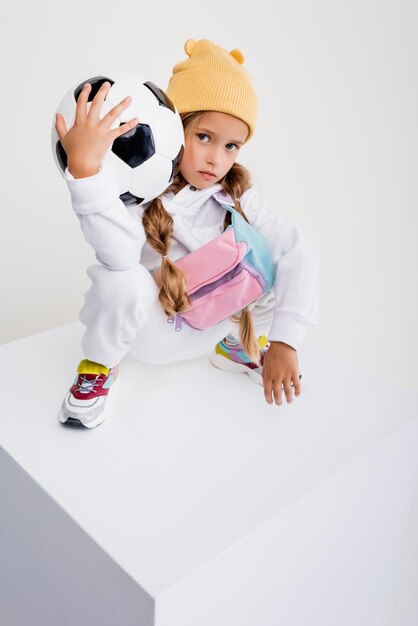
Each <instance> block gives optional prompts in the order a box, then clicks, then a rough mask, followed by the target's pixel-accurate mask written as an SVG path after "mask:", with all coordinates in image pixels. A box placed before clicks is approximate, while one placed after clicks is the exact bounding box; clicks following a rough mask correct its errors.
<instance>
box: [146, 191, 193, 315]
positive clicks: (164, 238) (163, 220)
mask: <svg viewBox="0 0 418 626" xmlns="http://www.w3.org/2000/svg"><path fill="white" fill-rule="evenodd" d="M142 223H143V225H144V229H145V233H146V236H147V242H148V243H149V245H150V246H151V247H152V248H154V250H156V251H157V252H158V254H161V256H162V257H163V258H162V259H161V267H160V268H159V270H156V271H155V272H154V278H155V281H156V283H157V285H158V287H159V288H160V293H159V300H160V302H161V306H162V307H163V309H164V311H165V313H166V314H167V315H175V314H176V313H182V312H183V311H185V310H186V309H187V308H189V306H190V300H189V298H188V296H187V294H186V289H187V286H186V278H185V276H184V273H183V271H182V270H181V269H180V268H179V267H177V266H176V265H174V263H173V262H172V261H171V259H170V258H169V257H168V256H167V254H168V250H169V248H170V244H171V235H172V233H173V218H172V217H171V215H170V214H169V213H167V211H166V210H165V208H164V206H163V203H162V201H161V199H160V198H155V199H154V200H153V201H152V202H151V204H150V205H149V207H148V208H147V209H146V210H145V211H144V215H143V217H142Z"/></svg>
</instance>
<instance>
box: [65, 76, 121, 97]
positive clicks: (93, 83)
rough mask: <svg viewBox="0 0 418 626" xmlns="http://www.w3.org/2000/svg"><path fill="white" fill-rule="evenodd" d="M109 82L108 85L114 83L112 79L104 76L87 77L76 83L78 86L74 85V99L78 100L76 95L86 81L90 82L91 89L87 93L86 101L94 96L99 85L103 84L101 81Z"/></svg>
mask: <svg viewBox="0 0 418 626" xmlns="http://www.w3.org/2000/svg"><path fill="white" fill-rule="evenodd" d="M106 82H108V83H110V85H113V84H114V82H115V81H114V80H112V79H111V78H106V76H93V78H88V79H87V80H85V81H83V82H82V83H80V84H79V85H78V87H76V88H75V89H74V99H75V101H76V102H77V100H78V96H79V95H80V93H81V90H82V89H83V87H84V85H85V84H86V83H90V85H91V90H90V93H89V97H88V100H87V102H91V101H92V100H93V98H94V96H95V95H96V93H97V92H98V91H99V89H100V87H101V86H102V85H103V83H106Z"/></svg>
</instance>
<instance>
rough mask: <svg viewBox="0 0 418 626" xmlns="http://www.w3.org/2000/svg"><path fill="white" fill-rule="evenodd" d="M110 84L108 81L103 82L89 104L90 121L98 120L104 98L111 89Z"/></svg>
mask: <svg viewBox="0 0 418 626" xmlns="http://www.w3.org/2000/svg"><path fill="white" fill-rule="evenodd" d="M111 86H112V85H111V84H110V83H109V82H108V81H105V82H104V83H103V85H101V86H100V89H99V90H98V92H97V93H96V95H95V96H94V98H93V101H92V103H91V107H90V111H89V117H91V118H92V119H98V118H99V114H100V111H101V110H102V106H103V102H104V99H105V98H106V96H107V94H108V93H109V90H110V88H111Z"/></svg>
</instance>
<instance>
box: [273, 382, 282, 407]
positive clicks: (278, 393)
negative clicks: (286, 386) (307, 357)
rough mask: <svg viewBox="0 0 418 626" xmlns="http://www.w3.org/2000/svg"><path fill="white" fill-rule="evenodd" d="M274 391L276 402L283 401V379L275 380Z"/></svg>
mask: <svg viewBox="0 0 418 626" xmlns="http://www.w3.org/2000/svg"><path fill="white" fill-rule="evenodd" d="M273 393H274V401H275V403H276V404H281V403H282V381H280V382H279V383H277V382H276V381H273Z"/></svg>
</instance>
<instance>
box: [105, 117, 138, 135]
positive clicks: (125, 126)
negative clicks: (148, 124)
mask: <svg viewBox="0 0 418 626" xmlns="http://www.w3.org/2000/svg"><path fill="white" fill-rule="evenodd" d="M137 124H139V119H138V118H137V117H134V118H133V119H132V120H129V122H126V123H125V124H122V126H119V127H118V128H115V130H113V131H112V132H111V133H110V137H111V138H112V141H114V140H115V139H117V138H118V137H120V136H121V135H123V134H124V133H127V132H128V130H131V128H135V126H136V125H137Z"/></svg>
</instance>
